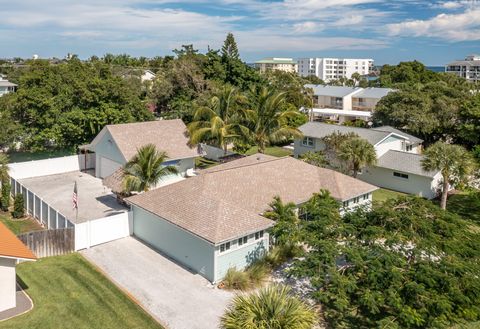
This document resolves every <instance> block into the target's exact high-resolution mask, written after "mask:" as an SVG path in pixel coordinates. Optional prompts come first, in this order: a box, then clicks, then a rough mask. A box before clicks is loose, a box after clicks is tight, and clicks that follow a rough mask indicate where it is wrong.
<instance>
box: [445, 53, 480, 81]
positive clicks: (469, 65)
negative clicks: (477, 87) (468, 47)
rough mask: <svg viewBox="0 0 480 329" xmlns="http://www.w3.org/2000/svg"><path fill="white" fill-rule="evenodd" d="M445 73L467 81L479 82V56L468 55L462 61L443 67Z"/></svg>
mask: <svg viewBox="0 0 480 329" xmlns="http://www.w3.org/2000/svg"><path fill="white" fill-rule="evenodd" d="M445 72H447V73H451V74H456V75H458V76H459V77H462V78H464V79H466V80H468V81H472V82H476V81H480V56H479V55H470V56H467V57H466V58H465V60H463V61H455V62H451V63H449V64H448V65H447V66H445Z"/></svg>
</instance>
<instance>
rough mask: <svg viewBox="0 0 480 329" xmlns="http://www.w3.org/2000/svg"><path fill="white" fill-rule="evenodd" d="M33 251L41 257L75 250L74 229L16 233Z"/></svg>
mask: <svg viewBox="0 0 480 329" xmlns="http://www.w3.org/2000/svg"><path fill="white" fill-rule="evenodd" d="M18 238H19V239H20V240H21V241H22V242H23V243H24V244H25V245H26V246H27V247H28V248H29V249H30V250H32V251H33V253H34V254H35V255H36V256H37V257H39V258H41V257H49V256H58V255H64V254H68V253H70V252H73V251H75V229H74V228H73V227H70V228H62V229H56V230H45V231H34V232H29V233H25V234H20V235H18Z"/></svg>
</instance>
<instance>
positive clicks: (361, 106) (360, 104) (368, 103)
mask: <svg viewBox="0 0 480 329" xmlns="http://www.w3.org/2000/svg"><path fill="white" fill-rule="evenodd" d="M379 100H380V99H379V98H362V97H361V101H360V99H359V98H358V97H355V96H354V97H353V99H352V109H354V110H359V111H373V110H375V106H377V103H378V101H379Z"/></svg>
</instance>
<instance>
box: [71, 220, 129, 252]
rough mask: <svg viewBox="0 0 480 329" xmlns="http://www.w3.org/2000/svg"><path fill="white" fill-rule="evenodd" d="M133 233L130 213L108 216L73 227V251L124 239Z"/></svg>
mask: <svg viewBox="0 0 480 329" xmlns="http://www.w3.org/2000/svg"><path fill="white" fill-rule="evenodd" d="M132 231H133V224H132V212H130V211H129V212H124V213H121V214H118V215H113V216H108V217H104V218H99V219H95V220H90V221H87V222H85V223H80V224H76V225H75V250H80V249H85V248H90V247H93V246H95V245H98V244H101V243H105V242H109V241H113V240H116V239H120V238H124V237H127V236H129V235H131V233H132Z"/></svg>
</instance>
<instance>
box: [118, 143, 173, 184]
mask: <svg viewBox="0 0 480 329" xmlns="http://www.w3.org/2000/svg"><path fill="white" fill-rule="evenodd" d="M166 159H167V154H166V153H165V152H161V151H158V150H157V148H156V147H155V145H153V144H147V145H145V146H142V147H141V148H139V149H138V150H137V154H136V155H135V156H134V157H133V158H132V159H131V160H130V161H129V162H127V163H126V164H125V166H124V168H123V170H124V174H123V184H124V186H125V191H126V192H127V193H130V192H133V191H136V192H146V191H148V190H149V189H150V188H152V187H154V186H155V185H157V184H158V182H159V181H160V180H161V179H162V178H163V177H165V176H167V175H170V174H177V173H178V170H177V168H176V167H175V166H164V165H163V163H164V162H165V160H166Z"/></svg>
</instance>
